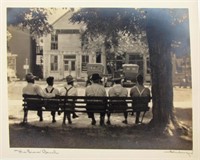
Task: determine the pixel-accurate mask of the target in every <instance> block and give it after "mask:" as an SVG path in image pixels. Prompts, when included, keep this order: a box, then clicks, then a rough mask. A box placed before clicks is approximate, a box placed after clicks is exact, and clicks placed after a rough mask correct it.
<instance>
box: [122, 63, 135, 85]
mask: <svg viewBox="0 0 200 160" xmlns="http://www.w3.org/2000/svg"><path fill="white" fill-rule="evenodd" d="M122 68H123V72H122V73H123V79H124V80H123V86H127V85H131V86H132V85H134V84H136V77H137V75H138V74H139V66H138V65H137V64H123V66H122Z"/></svg>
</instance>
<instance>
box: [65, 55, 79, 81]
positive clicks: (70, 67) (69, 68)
mask: <svg viewBox="0 0 200 160" xmlns="http://www.w3.org/2000/svg"><path fill="white" fill-rule="evenodd" d="M68 75H72V77H74V78H75V77H76V56H75V55H74V56H67V55H65V56H64V77H66V76H68Z"/></svg>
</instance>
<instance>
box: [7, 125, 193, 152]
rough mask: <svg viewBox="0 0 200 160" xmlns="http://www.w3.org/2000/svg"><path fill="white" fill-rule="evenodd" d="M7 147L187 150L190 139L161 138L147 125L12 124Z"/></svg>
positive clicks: (189, 145) (190, 144)
mask: <svg viewBox="0 0 200 160" xmlns="http://www.w3.org/2000/svg"><path fill="white" fill-rule="evenodd" d="M10 147H19V148H20V147H23V148H26V147H28V148H62V149H63V148H75V149H158V150H160V149H162V150H163V149H178V150H191V149H192V141H191V140H183V139H180V138H178V137H175V136H173V137H164V136H163V135H159V134H158V133H156V132H155V131H152V130H150V129H149V128H148V125H147V124H142V125H129V126H104V127H101V126H94V127H93V126H89V127H85V128H77V127H74V126H65V127H60V128H53V127H49V126H42V127H41V126H40V127H38V126H34V125H31V124H25V125H24V124H12V125H10Z"/></svg>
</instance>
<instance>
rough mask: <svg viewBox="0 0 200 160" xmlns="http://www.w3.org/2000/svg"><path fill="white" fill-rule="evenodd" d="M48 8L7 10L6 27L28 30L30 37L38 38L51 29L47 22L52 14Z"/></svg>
mask: <svg viewBox="0 0 200 160" xmlns="http://www.w3.org/2000/svg"><path fill="white" fill-rule="evenodd" d="M53 10H54V9H53V8H52V9H51V10H50V9H49V8H8V9H7V26H10V25H12V26H16V27H18V28H19V29H21V30H29V31H30V34H31V36H32V37H35V36H37V37H40V36H42V35H44V34H47V33H50V32H51V31H52V29H53V27H52V26H51V24H49V22H48V17H49V16H50V15H51V14H52V11H53Z"/></svg>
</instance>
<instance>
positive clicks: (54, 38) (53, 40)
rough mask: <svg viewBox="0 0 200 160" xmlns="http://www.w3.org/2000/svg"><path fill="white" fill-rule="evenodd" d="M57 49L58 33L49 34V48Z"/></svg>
mask: <svg viewBox="0 0 200 160" xmlns="http://www.w3.org/2000/svg"><path fill="white" fill-rule="evenodd" d="M57 49H58V35H57V34H52V35H51V50H57Z"/></svg>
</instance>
